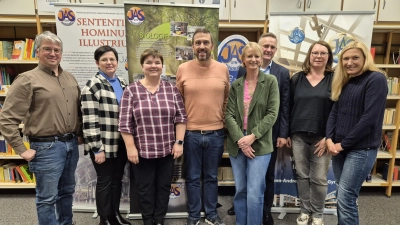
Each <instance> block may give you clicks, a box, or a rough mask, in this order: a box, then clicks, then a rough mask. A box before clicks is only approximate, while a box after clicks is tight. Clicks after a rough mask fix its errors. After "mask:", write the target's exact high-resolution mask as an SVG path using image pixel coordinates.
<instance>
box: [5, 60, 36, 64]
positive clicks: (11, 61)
mask: <svg viewBox="0 0 400 225" xmlns="http://www.w3.org/2000/svg"><path fill="white" fill-rule="evenodd" d="M38 63H39V61H38V60H0V64H38Z"/></svg>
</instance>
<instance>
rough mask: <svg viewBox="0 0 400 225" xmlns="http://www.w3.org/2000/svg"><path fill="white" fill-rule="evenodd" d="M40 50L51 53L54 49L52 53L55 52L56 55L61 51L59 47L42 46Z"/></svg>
mask: <svg viewBox="0 0 400 225" xmlns="http://www.w3.org/2000/svg"><path fill="white" fill-rule="evenodd" d="M42 50H43V51H44V52H46V53H49V54H51V52H53V51H54V54H57V55H59V54H61V53H62V51H61V49H59V48H50V47H43V48H42Z"/></svg>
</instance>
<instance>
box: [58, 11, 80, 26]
mask: <svg viewBox="0 0 400 225" xmlns="http://www.w3.org/2000/svg"><path fill="white" fill-rule="evenodd" d="M57 19H58V21H60V22H61V23H62V24H63V25H65V26H71V25H72V24H74V23H75V20H76V17H75V13H74V11H72V10H71V9H70V8H62V9H60V10H59V11H58V14H57Z"/></svg>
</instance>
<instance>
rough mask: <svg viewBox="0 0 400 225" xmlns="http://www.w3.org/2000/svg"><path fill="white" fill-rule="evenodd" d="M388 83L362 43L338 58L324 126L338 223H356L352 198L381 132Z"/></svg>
mask: <svg viewBox="0 0 400 225" xmlns="http://www.w3.org/2000/svg"><path fill="white" fill-rule="evenodd" d="M387 93H388V87H387V82H386V75H385V74H383V73H382V72H381V71H380V70H379V69H378V68H377V67H376V66H375V65H374V62H373V59H372V56H371V54H370V52H369V50H368V48H367V47H366V46H365V45H364V44H363V43H361V42H352V43H349V44H348V45H347V46H346V47H345V48H344V49H343V50H342V53H341V55H340V58H339V62H338V65H337V67H336V70H335V75H334V78H333V82H332V100H333V101H335V104H334V105H333V108H332V111H331V113H330V115H329V119H328V123H327V128H326V144H327V146H328V151H329V152H330V154H332V155H333V156H334V157H332V165H333V171H334V174H335V178H336V185H337V194H336V196H337V215H338V223H339V225H357V224H359V219H358V207H357V204H356V200H357V198H358V195H359V192H360V188H361V185H362V183H363V182H364V180H365V178H366V177H367V175H368V173H369V172H370V171H371V169H372V167H373V165H374V162H375V159H376V155H377V151H378V148H379V145H380V140H381V135H382V122H383V115H384V111H385V104H386V97H387Z"/></svg>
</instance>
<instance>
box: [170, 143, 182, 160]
mask: <svg viewBox="0 0 400 225" xmlns="http://www.w3.org/2000/svg"><path fill="white" fill-rule="evenodd" d="M182 154H183V145H180V144H177V143H175V144H174V146H173V147H172V152H171V155H174V159H177V158H179V157H180V156H181V155H182Z"/></svg>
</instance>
